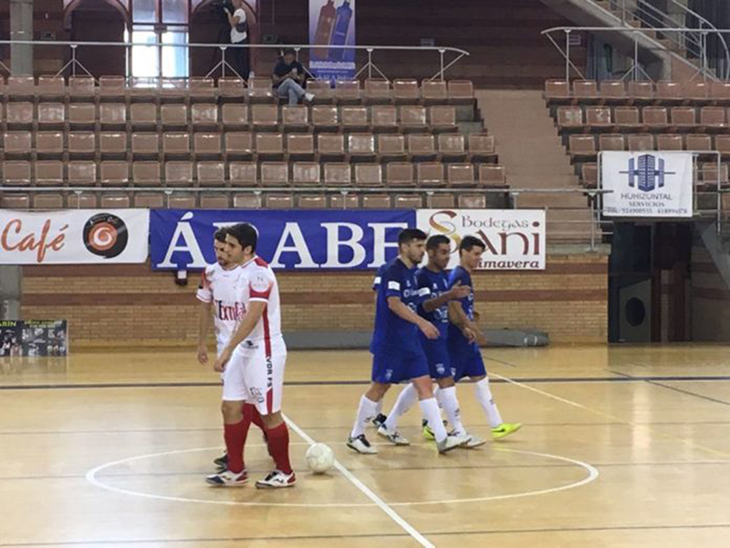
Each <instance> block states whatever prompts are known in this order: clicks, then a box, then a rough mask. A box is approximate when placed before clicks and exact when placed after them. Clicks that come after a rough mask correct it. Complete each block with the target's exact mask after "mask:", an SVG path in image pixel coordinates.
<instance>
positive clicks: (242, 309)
mask: <svg viewBox="0 0 730 548" xmlns="http://www.w3.org/2000/svg"><path fill="white" fill-rule="evenodd" d="M214 302H215V315H216V318H218V319H219V320H223V321H234V322H240V321H241V320H242V319H243V317H244V316H245V315H246V305H244V304H243V303H239V302H237V303H233V304H224V303H223V301H214Z"/></svg>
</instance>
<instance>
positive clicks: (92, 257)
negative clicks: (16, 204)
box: [0, 209, 149, 265]
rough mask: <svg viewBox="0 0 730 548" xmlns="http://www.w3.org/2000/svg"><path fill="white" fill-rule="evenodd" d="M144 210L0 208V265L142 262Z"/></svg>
mask: <svg viewBox="0 0 730 548" xmlns="http://www.w3.org/2000/svg"><path fill="white" fill-rule="evenodd" d="M148 240H149V210H148V209H107V210H101V209H99V210H93V209H72V210H65V211H47V212H28V211H13V210H9V209H0V264H10V265H43V264H108V263H143V262H145V261H146V260H147V255H148V249H149V245H148Z"/></svg>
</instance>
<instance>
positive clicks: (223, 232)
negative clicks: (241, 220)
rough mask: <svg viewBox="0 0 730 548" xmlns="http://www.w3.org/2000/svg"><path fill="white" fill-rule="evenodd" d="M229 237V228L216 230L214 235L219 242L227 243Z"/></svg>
mask: <svg viewBox="0 0 730 548" xmlns="http://www.w3.org/2000/svg"><path fill="white" fill-rule="evenodd" d="M227 235H228V228H226V227H223V228H219V229H218V230H216V231H215V234H213V237H214V238H215V239H216V241H218V242H223V243H226V236H227Z"/></svg>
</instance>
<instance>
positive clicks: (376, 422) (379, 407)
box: [371, 400, 388, 428]
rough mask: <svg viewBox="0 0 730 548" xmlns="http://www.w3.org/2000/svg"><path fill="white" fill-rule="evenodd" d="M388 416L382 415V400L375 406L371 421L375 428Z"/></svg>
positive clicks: (381, 424)
mask: <svg viewBox="0 0 730 548" xmlns="http://www.w3.org/2000/svg"><path fill="white" fill-rule="evenodd" d="M387 418H388V417H387V416H386V415H383V400H380V401H379V402H378V404H377V405H376V406H375V418H374V419H373V420H372V421H371V422H372V423H373V426H374V427H375V428H380V427H381V426H383V423H384V422H385V420H386V419H387Z"/></svg>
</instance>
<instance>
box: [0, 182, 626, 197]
mask: <svg viewBox="0 0 730 548" xmlns="http://www.w3.org/2000/svg"><path fill="white" fill-rule="evenodd" d="M2 191H5V192H36V193H37V192H41V193H43V192H78V193H82V192H163V193H165V194H172V193H175V192H183V193H185V192H193V193H195V192H229V193H230V192H238V193H243V194H245V193H246V192H250V193H253V194H257V193H258V194H261V193H262V192H290V193H294V194H298V193H308V194H314V193H317V192H332V193H342V192H357V193H369V192H376V193H380V194H383V193H394V194H422V193H427V194H428V193H436V194H438V193H447V192H448V193H449V194H473V193H474V192H483V193H485V194H584V195H586V196H589V197H594V196H597V195H600V194H609V193H611V192H613V190H603V189H598V188H512V187H509V186H504V187H503V188H493V187H479V186H477V185H475V186H474V187H471V188H427V187H420V188H387V187H359V186H348V187H341V186H281V187H274V186H267V187H236V188H234V187H230V186H224V187H222V186H206V187H175V188H170V187H159V186H106V187H98V186H42V187H39V186H3V185H1V184H0V192H2Z"/></svg>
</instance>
